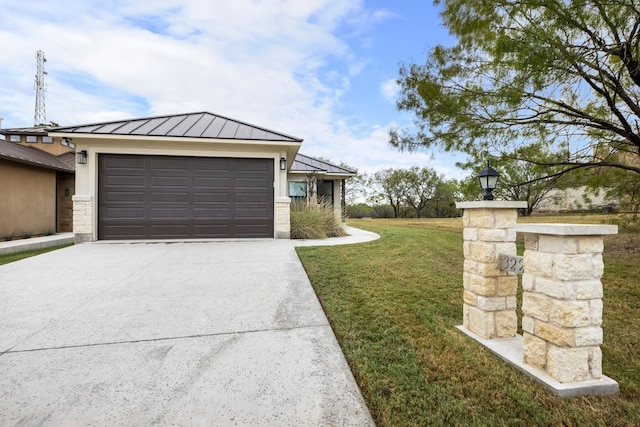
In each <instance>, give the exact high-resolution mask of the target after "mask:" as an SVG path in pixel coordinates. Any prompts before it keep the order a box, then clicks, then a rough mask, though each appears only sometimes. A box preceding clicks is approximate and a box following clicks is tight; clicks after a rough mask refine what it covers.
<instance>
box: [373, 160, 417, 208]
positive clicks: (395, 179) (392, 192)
mask: <svg viewBox="0 0 640 427" xmlns="http://www.w3.org/2000/svg"><path fill="white" fill-rule="evenodd" d="M406 176H407V174H406V171H405V170H403V169H383V170H380V171H378V172H376V173H375V174H374V176H373V179H374V181H375V183H376V184H377V185H378V186H379V192H378V193H377V195H374V198H377V199H382V200H386V201H387V202H388V203H389V205H390V206H391V207H392V208H393V216H394V217H395V218H400V217H401V216H402V215H401V213H402V204H403V203H404V200H405V197H406V196H407V193H408V191H409V184H408V180H407V179H406ZM376 196H377V197H376ZM374 201H375V200H374Z"/></svg>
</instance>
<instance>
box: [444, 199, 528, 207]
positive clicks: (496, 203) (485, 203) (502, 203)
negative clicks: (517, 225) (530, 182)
mask: <svg viewBox="0 0 640 427" xmlns="http://www.w3.org/2000/svg"><path fill="white" fill-rule="evenodd" d="M456 208H458V209H526V208H527V202H518V201H516V202H514V201H507V200H478V201H475V202H457V203H456Z"/></svg>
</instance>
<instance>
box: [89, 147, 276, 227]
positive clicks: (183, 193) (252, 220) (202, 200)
mask: <svg viewBox="0 0 640 427" xmlns="http://www.w3.org/2000/svg"><path fill="white" fill-rule="evenodd" d="M273 164H274V162H273V159H232V158H202V157H169V156H167V157H164V156H138V155H113V154H108V155H100V157H99V192H98V238H99V239H165V238H205V237H209V238H211V237H214V238H215V237H273V209H274V207H273V203H274V202H273V172H274V170H273Z"/></svg>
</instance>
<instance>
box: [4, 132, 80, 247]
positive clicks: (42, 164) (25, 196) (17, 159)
mask: <svg viewBox="0 0 640 427" xmlns="http://www.w3.org/2000/svg"><path fill="white" fill-rule="evenodd" d="M0 134H4V135H5V136H9V140H8V141H7V140H3V139H0V182H2V187H0V237H2V238H4V239H10V238H13V237H28V236H33V235H38V234H51V233H55V232H64V231H71V230H72V202H71V197H72V196H73V191H74V185H75V184H74V169H75V167H74V165H73V159H74V155H73V153H72V152H70V151H67V152H62V151H64V150H61V154H60V155H54V154H51V153H50V152H47V151H45V150H42V149H38V148H36V147H35V146H36V145H38V144H42V140H43V138H45V142H44V144H49V142H47V141H48V138H46V137H47V134H46V132H40V131H38V132H37V134H36V132H26V131H25V132H23V133H18V132H16V131H14V130H11V129H3V130H1V131H0ZM11 141H12V142H11ZM21 142H24V143H25V144H27V143H28V144H29V145H30V146H25V144H21ZM51 144H52V145H53V142H51Z"/></svg>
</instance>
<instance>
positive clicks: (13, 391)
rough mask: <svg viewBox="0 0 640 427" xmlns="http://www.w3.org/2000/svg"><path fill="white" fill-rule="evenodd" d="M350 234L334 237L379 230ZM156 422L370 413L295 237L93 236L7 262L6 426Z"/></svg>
mask: <svg viewBox="0 0 640 427" xmlns="http://www.w3.org/2000/svg"><path fill="white" fill-rule="evenodd" d="M350 233H352V236H350V237H346V238H340V239H343V240H338V239H336V240H333V241H332V243H331V244H340V242H344V243H346V242H351V243H353V241H354V240H358V241H366V240H371V239H373V238H375V235H368V234H366V232H365V233H363V234H362V235H360V237H356V236H355V235H358V232H355V233H354V231H353V230H350ZM304 244H310V243H304ZM149 424H158V425H194V424H195V425H220V426H225V425H252V426H253V425H264V426H274V425H275V426H288V425H291V426H294V425H295V426H301V425H302V426H304V425H309V426H319V425H322V426H331V425H335V426H349V425H352V426H370V425H373V421H372V419H371V416H370V415H369V412H368V409H367V408H366V406H365V404H364V401H363V399H362V396H361V394H360V391H359V389H358V387H357V385H356V383H355V381H354V379H353V376H352V374H351V371H350V370H349V367H348V365H347V363H346V360H345V359H344V356H343V354H342V351H341V349H340V347H339V346H338V343H337V341H336V339H335V336H334V334H333V331H332V330H331V327H330V326H329V324H328V321H327V318H326V316H325V314H324V312H323V311H322V308H321V307H320V304H319V302H318V300H317V298H316V296H315V293H314V291H313V289H312V287H311V285H310V283H309V280H308V278H307V276H306V274H305V272H304V269H303V268H302V265H301V263H300V261H299V259H298V257H297V255H296V253H295V249H294V242H292V241H286V240H285V241H283V240H255V241H226V242H222V241H211V242H202V241H199V242H189V243H185V242H179V243H178V242H176V243H167V242H162V243H159V242H154V243H110V242H98V243H85V244H82V245H76V246H71V247H69V248H65V249H61V250H58V251H54V252H50V253H47V254H43V255H40V256H37V257H32V258H28V259H24V260H21V261H18V262H14V263H11V264H7V265H4V266H0V425H3V426H4V425H51V426H54V425H55V426H58V425H149Z"/></svg>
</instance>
